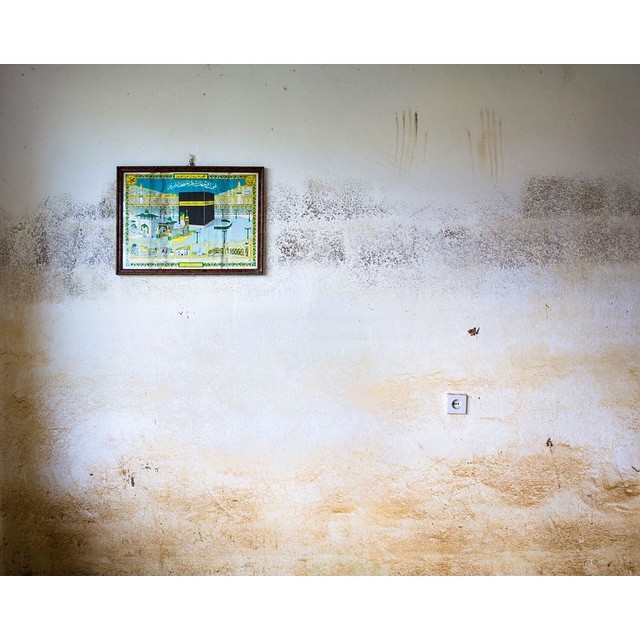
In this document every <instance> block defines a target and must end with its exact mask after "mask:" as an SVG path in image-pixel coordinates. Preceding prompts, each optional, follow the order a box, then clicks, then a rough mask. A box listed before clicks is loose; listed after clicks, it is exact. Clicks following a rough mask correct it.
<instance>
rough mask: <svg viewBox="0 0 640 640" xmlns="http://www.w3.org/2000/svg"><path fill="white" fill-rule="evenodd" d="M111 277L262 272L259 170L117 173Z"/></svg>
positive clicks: (261, 173) (145, 169)
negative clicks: (113, 256) (115, 244)
mask: <svg viewBox="0 0 640 640" xmlns="http://www.w3.org/2000/svg"><path fill="white" fill-rule="evenodd" d="M116 180H117V182H116V192H117V206H116V223H117V229H116V241H117V248H116V273H117V274H118V275H239V274H244V275H259V274H262V273H263V255H264V246H263V237H264V192H265V188H264V167H194V166H188V167H118V168H117V173H116Z"/></svg>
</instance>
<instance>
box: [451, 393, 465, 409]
mask: <svg viewBox="0 0 640 640" xmlns="http://www.w3.org/2000/svg"><path fill="white" fill-rule="evenodd" d="M447 413H467V396H466V394H461V393H447Z"/></svg>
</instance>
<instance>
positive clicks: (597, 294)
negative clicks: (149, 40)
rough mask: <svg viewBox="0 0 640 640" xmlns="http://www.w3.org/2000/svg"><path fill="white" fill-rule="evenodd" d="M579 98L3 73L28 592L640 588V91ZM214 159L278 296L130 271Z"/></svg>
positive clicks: (319, 70) (16, 468) (318, 75)
mask: <svg viewBox="0 0 640 640" xmlns="http://www.w3.org/2000/svg"><path fill="white" fill-rule="evenodd" d="M570 71H571V72H570V73H567V67H566V66H564V67H561V66H558V67H555V66H542V67H534V66H517V65H511V66H504V67H503V66H488V67H483V66H474V67H462V66H456V67H447V66H415V67H414V66H380V67H379V66H375V65H368V66H362V67H358V66H331V65H329V66H297V67H296V66H268V65H264V66H262V65H261V66H255V67H253V66H240V65H239V66H216V65H203V66H190V65H181V66H180V67H170V66H169V67H164V66H153V67H140V66H136V65H127V66H103V67H91V66H57V65H49V66H37V65H36V66H4V67H2V68H0V150H1V151H0V154H1V160H0V168H1V171H0V176H1V180H0V287H1V293H2V304H1V305H0V327H1V331H0V363H1V368H0V375H1V376H2V383H1V387H0V410H1V420H2V422H1V424H0V429H1V431H0V473H1V478H0V479H1V481H2V486H1V496H0V498H1V502H0V517H1V520H0V524H1V551H0V572H1V573H3V574H10V575H22V574H27V575H41V574H49V575H60V574H67V575H68V574H73V575H94V574H96V575H98V574H99V575H125V574H147V575H158V574H162V575H167V574H188V575H209V574H225V575H327V574H329V575H349V574H356V575H427V574H429V575H475V574H483V575H494V574H510V575H536V574H545V575H556V574H570V575H576V574H578V575H582V574H593V575H629V574H633V575H637V574H639V573H640V533H639V532H640V526H639V525H640V412H639V410H638V406H637V398H638V395H639V391H640V367H639V365H638V362H640V341H639V337H640V326H639V322H638V317H639V311H640V293H639V292H640V288H639V287H638V283H639V276H640V197H639V196H640V179H639V178H638V169H639V168H640V167H639V165H638V162H639V158H640V153H639V152H640V129H639V127H638V125H637V123H638V122H640V117H639V116H640V106H639V105H640V99H639V98H640V70H638V68H637V67H634V66H624V67H622V66H621V67H616V66H612V67H607V66H598V67H590V66H576V67H572V68H571V69H570ZM403 121H404V128H403ZM190 154H193V155H194V156H195V158H196V164H202V165H225V166H227V165H234V164H235V165H252V166H256V165H260V166H265V167H266V170H267V171H266V185H267V192H266V227H265V241H266V249H265V258H266V267H265V274H264V275H263V276H260V277H252V278H247V277H242V276H215V277H208V278H189V277H186V278H172V277H170V276H157V277H154V276H144V277H137V276H131V277H126V278H125V277H119V276H116V275H115V208H116V202H115V197H116V196H115V182H114V179H115V167H116V166H118V165H149V166H153V165H181V164H182V165H186V164H187V162H188V159H189V155H190ZM472 328H479V329H480V331H479V332H477V333H475V335H472V333H473V332H472V333H470V332H469V330H470V329H472ZM448 392H455V393H465V394H468V396H469V405H468V414H467V415H464V416H451V415H447V414H446V413H445V396H446V393H448Z"/></svg>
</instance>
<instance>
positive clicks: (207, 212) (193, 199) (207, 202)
mask: <svg viewBox="0 0 640 640" xmlns="http://www.w3.org/2000/svg"><path fill="white" fill-rule="evenodd" d="M178 204H179V207H180V217H182V216H183V215H188V216H189V224H190V225H202V226H204V225H205V224H209V223H210V222H212V221H213V218H214V207H213V193H209V192H208V191H184V192H182V193H179V194H178Z"/></svg>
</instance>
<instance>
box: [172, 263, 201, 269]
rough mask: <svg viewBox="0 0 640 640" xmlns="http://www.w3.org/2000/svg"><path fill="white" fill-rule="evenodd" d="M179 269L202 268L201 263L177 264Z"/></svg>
mask: <svg viewBox="0 0 640 640" xmlns="http://www.w3.org/2000/svg"><path fill="white" fill-rule="evenodd" d="M178 266H179V267H180V268H181V269H200V268H202V267H204V264H203V263H202V262H178Z"/></svg>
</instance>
